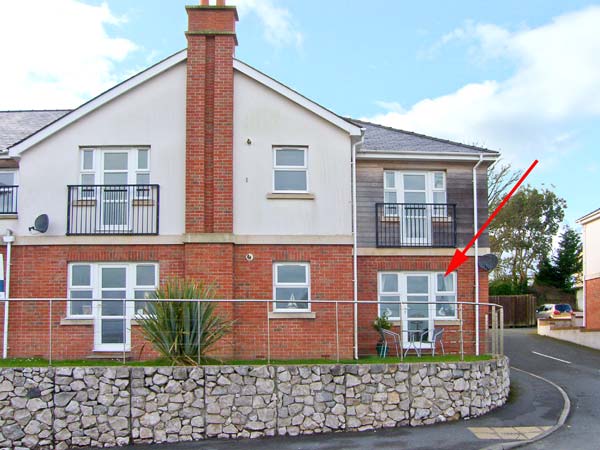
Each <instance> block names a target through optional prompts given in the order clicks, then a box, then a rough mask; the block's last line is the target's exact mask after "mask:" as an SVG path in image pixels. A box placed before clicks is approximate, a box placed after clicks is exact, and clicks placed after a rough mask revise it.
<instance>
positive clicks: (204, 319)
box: [138, 278, 233, 365]
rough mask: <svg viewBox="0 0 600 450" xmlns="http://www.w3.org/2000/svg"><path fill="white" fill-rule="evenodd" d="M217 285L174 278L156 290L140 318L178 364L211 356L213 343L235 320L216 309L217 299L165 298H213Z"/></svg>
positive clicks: (158, 345) (163, 351)
mask: <svg viewBox="0 0 600 450" xmlns="http://www.w3.org/2000/svg"><path fill="white" fill-rule="evenodd" d="M214 293H215V291H214V288H213V287H212V286H210V285H206V284H204V283H202V282H195V281H192V280H186V279H178V278H173V279H170V280H168V281H167V282H166V283H165V284H163V285H162V286H160V287H159V288H158V289H157V290H156V299H157V301H155V302H149V307H148V315H147V316H146V317H144V318H141V319H138V323H139V324H140V327H141V331H142V334H143V336H144V338H145V339H146V340H148V341H149V342H150V343H151V344H152V346H153V347H154V348H155V349H156V350H157V351H158V352H159V353H160V354H161V356H163V357H164V358H167V359H168V360H170V361H171V362H172V364H174V365H196V364H202V363H203V362H206V361H207V360H208V358H207V356H206V355H207V354H208V352H209V351H210V349H211V347H212V346H213V345H214V344H215V343H216V342H218V341H219V340H220V339H221V338H222V337H223V336H225V335H227V334H228V333H230V332H231V329H232V325H233V321H231V320H225V319H223V318H222V317H220V316H219V315H218V314H217V313H216V312H215V305H216V303H209V302H168V301H165V302H161V301H160V300H162V299H190V300H198V299H210V298H214Z"/></svg>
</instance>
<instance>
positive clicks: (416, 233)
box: [375, 203, 456, 248]
mask: <svg viewBox="0 0 600 450" xmlns="http://www.w3.org/2000/svg"><path fill="white" fill-rule="evenodd" d="M375 238H376V244H377V247H388V248H390V247H392V248H393V247H451V248H454V247H456V205H454V204H448V203H443V204H442V203H435V204H434V203H377V204H376V205H375Z"/></svg>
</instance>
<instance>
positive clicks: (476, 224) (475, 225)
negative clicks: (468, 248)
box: [473, 153, 483, 355]
mask: <svg viewBox="0 0 600 450" xmlns="http://www.w3.org/2000/svg"><path fill="white" fill-rule="evenodd" d="M482 162H483V154H482V153H480V154H479V161H478V162H477V164H475V165H474V166H473V234H474V235H475V234H477V230H478V229H479V214H478V211H477V168H478V167H479V165H480V164H481V163H482ZM475 354H476V355H479V239H476V240H475Z"/></svg>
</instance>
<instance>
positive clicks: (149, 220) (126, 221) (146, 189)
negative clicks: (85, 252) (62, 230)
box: [67, 184, 160, 236]
mask: <svg viewBox="0 0 600 450" xmlns="http://www.w3.org/2000/svg"><path fill="white" fill-rule="evenodd" d="M67 188H68V204H67V235H68V236H81V235H120V236H123V235H128V236H135V235H156V234H158V210H159V206H160V190H159V186H158V185H157V184H144V185H142V184H125V185H76V186H74V185H70V186H67Z"/></svg>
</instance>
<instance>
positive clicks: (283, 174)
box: [273, 147, 308, 192]
mask: <svg viewBox="0 0 600 450" xmlns="http://www.w3.org/2000/svg"><path fill="white" fill-rule="evenodd" d="M273 191H274V192H307V191H308V164H307V149H306V148H304V147H275V148H274V149H273Z"/></svg>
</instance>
